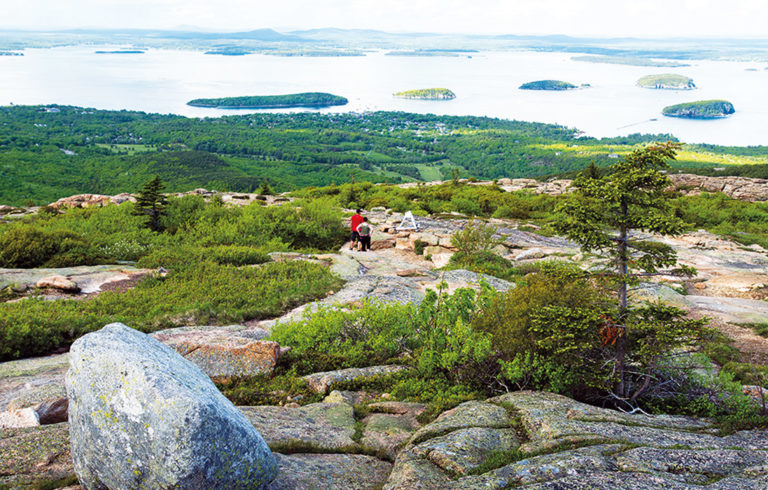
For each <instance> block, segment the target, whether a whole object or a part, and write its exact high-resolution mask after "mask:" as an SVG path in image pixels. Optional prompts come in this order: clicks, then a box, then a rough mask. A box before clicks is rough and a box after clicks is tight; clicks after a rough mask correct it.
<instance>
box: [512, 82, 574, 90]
mask: <svg viewBox="0 0 768 490" xmlns="http://www.w3.org/2000/svg"><path fill="white" fill-rule="evenodd" d="M519 88H520V90H573V89H575V88H576V85H574V84H572V83H568V82H563V81H561V80H537V81H535V82H528V83H524V84H522V85H520V87H519Z"/></svg>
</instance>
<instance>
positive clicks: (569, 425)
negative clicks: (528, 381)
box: [384, 391, 768, 490]
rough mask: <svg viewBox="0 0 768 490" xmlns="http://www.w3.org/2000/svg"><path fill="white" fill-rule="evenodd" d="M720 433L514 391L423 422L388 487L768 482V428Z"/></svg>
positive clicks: (697, 424) (691, 423)
mask: <svg viewBox="0 0 768 490" xmlns="http://www.w3.org/2000/svg"><path fill="white" fill-rule="evenodd" d="M716 432H717V431H716V430H715V428H714V427H713V426H712V425H711V424H710V422H708V421H706V420H699V419H692V418H687V417H673V416H646V415H627V414H624V413H621V412H615V411H612V410H606V409H601V408H596V407H593V406H591V405H585V404H583V403H579V402H575V401H573V400H570V399H568V398H566V397H563V396H560V395H555V394H551V393H542V392H529V391H521V392H513V393H509V394H507V395H503V396H500V397H497V398H491V399H489V400H486V401H484V402H467V403H464V404H461V405H459V406H458V407H456V408H455V409H453V410H450V411H448V412H446V413H444V414H443V415H441V416H440V417H438V418H437V419H436V420H435V421H434V422H432V423H431V424H428V425H426V426H424V427H423V428H422V429H420V430H419V431H418V432H416V433H415V434H414V435H413V436H412V438H411V440H410V442H409V443H408V445H407V446H406V448H405V449H404V450H403V451H402V452H401V453H400V454H399V455H398V456H397V460H396V461H395V466H394V468H393V470H392V474H391V475H390V477H389V480H388V481H387V484H386V485H385V486H384V488H385V489H389V490H394V489H410V488H421V489H472V488H489V489H501V488H510V487H517V486H523V487H525V488H553V489H554V488H594V489H605V490H608V489H614V488H641V489H651V488H680V489H692V488H701V485H704V487H705V488H767V487H768V478H766V472H765V467H766V463H768V438H767V437H766V436H768V432H766V431H765V430H752V431H743V432H737V433H735V434H732V435H727V436H723V437H720V436H718V435H717V434H716ZM500 455H506V456H502V457H499V456H500ZM491 457H494V459H490V458H491Z"/></svg>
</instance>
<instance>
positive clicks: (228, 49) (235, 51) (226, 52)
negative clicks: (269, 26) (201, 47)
mask: <svg viewBox="0 0 768 490" xmlns="http://www.w3.org/2000/svg"><path fill="white" fill-rule="evenodd" d="M252 53H253V51H251V50H250V49H246V48H241V47H239V46H225V47H221V48H216V49H212V50H210V51H206V52H205V53H203V54H218V55H221V56H245V55H246V54H252Z"/></svg>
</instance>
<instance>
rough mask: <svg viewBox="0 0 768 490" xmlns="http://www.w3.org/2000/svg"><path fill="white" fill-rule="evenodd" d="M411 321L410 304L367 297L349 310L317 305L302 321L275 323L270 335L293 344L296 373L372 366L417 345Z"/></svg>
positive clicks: (412, 307)
mask: <svg viewBox="0 0 768 490" xmlns="http://www.w3.org/2000/svg"><path fill="white" fill-rule="evenodd" d="M415 321H416V308H415V307H414V306H412V305H400V304H393V303H383V304H382V303H378V302H365V303H363V305H362V307H360V308H359V309H355V310H352V311H345V310H339V309H337V308H332V307H328V308H321V309H320V310H318V311H315V312H312V313H310V314H308V315H307V316H306V317H305V318H304V319H303V320H301V321H297V322H292V323H285V324H278V325H275V326H274V327H273V328H272V333H271V334H270V339H271V340H274V341H276V342H278V343H280V344H281V345H290V346H291V352H290V355H291V358H292V359H293V360H294V362H297V363H298V365H300V366H302V367H300V368H299V371H300V372H305V371H306V372H315V371H327V370H333V369H342V368H347V367H355V366H357V367H359V366H370V365H375V364H381V363H383V362H386V361H387V360H389V359H391V358H393V357H397V356H398V355H400V354H403V353H405V352H412V351H413V350H414V349H415V348H416V347H418V346H419V345H420V343H421V339H419V336H418V327H417V325H416V324H415ZM302 359H304V361H301V360H302Z"/></svg>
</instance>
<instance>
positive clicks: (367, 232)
mask: <svg viewBox="0 0 768 490" xmlns="http://www.w3.org/2000/svg"><path fill="white" fill-rule="evenodd" d="M371 231H373V230H371V225H370V224H368V218H363V222H362V223H360V226H358V227H357V234H358V238H359V239H360V250H361V251H363V252H367V251H368V250H370V249H371Z"/></svg>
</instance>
